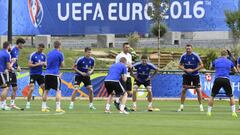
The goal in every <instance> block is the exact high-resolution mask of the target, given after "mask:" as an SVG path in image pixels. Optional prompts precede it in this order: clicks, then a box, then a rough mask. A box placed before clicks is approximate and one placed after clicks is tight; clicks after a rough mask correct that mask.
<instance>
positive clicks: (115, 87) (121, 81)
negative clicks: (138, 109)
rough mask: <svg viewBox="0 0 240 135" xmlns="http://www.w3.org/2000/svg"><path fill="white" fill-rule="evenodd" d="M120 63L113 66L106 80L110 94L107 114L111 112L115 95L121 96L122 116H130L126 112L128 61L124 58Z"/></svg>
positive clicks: (106, 109)
mask: <svg viewBox="0 0 240 135" xmlns="http://www.w3.org/2000/svg"><path fill="white" fill-rule="evenodd" d="M119 61H120V62H118V63H115V64H113V65H112V66H111V67H110V68H109V71H108V75H107V76H106V78H105V80H104V84H105V87H106V89H107V92H108V95H109V96H108V99H107V103H106V108H105V113H111V112H110V104H111V103H112V98H113V95H114V94H116V96H120V111H119V113H122V114H129V112H127V111H126V110H125V105H126V101H127V92H126V90H125V85H126V81H127V66H126V64H127V59H126V58H125V57H122V58H120V59H119Z"/></svg>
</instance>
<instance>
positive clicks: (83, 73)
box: [72, 64, 87, 76]
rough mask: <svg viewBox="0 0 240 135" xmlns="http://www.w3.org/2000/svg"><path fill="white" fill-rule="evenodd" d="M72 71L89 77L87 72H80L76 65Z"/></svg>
mask: <svg viewBox="0 0 240 135" xmlns="http://www.w3.org/2000/svg"><path fill="white" fill-rule="evenodd" d="M72 69H73V70H74V71H76V72H77V73H79V74H80V75H82V76H86V75H87V74H86V73H85V72H82V71H80V70H78V69H77V65H76V64H74V65H73V66H72Z"/></svg>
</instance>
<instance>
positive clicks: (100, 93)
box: [0, 72, 240, 98]
mask: <svg viewBox="0 0 240 135" xmlns="http://www.w3.org/2000/svg"><path fill="white" fill-rule="evenodd" d="M105 76H106V74H104V73H96V74H93V75H92V76H91V79H92V85H93V89H94V96H95V97H106V96H107V91H106V88H105V86H104V78H105ZM17 78H18V91H17V95H18V96H24V95H26V93H27V91H26V90H27V88H28V83H29V73H28V72H24V73H18V75H17ZM61 79H62V85H61V90H62V95H63V96H65V97H69V96H71V94H72V91H73V89H74V87H73V80H74V73H70V72H66V73H63V75H62V78H61ZM230 79H231V84H232V88H233V95H234V97H235V98H238V96H239V92H240V76H235V75H231V76H230ZM200 80H201V88H202V95H203V97H204V98H208V97H209V96H211V88H212V86H213V81H214V75H210V74H206V75H205V74H201V75H200ZM80 87H81V88H80V90H78V93H79V95H80V96H82V97H86V96H88V91H87V89H86V88H85V87H84V86H83V84H81V86H80ZM181 88H182V75H180V74H157V75H156V76H154V78H153V79H152V92H153V97H155V98H179V97H180V95H181ZM0 92H1V90H0ZM10 93H11V92H10ZM10 93H9V95H10ZM41 94H42V90H41V89H39V88H38V87H36V88H35V90H34V92H33V96H40V95H41ZM49 96H55V91H54V90H51V91H50V92H49ZM146 96H147V92H146V90H145V88H144V87H143V86H141V87H140V89H139V92H138V97H142V98H145V97H146ZM187 97H188V98H196V97H197V95H196V91H195V90H194V89H189V90H188V91H187ZM218 97H225V94H224V91H223V90H221V91H220V94H219V95H218Z"/></svg>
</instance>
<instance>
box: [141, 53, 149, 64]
mask: <svg viewBox="0 0 240 135" xmlns="http://www.w3.org/2000/svg"><path fill="white" fill-rule="evenodd" d="M141 61H142V64H143V65H146V64H147V62H148V57H147V55H142V57H141Z"/></svg>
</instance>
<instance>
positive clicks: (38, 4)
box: [0, 0, 238, 35]
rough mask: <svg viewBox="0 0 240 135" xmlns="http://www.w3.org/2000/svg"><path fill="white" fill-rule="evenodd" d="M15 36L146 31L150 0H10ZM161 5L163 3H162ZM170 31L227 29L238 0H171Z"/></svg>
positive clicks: (1, 26) (1, 19)
mask: <svg viewBox="0 0 240 135" xmlns="http://www.w3.org/2000/svg"><path fill="white" fill-rule="evenodd" d="M12 1H13V34H14V35H37V34H50V35H77V34H107V33H114V34H128V33H130V32H135V31H136V32H139V33H142V34H143V33H148V32H149V30H150V26H151V23H152V22H151V21H150V20H151V18H150V16H149V15H148V10H147V9H148V7H152V6H153V4H152V3H151V2H150V0H12ZM162 6H163V7H164V4H162ZM167 7H168V8H167V10H166V16H165V19H166V24H167V25H168V27H169V30H170V31H227V30H228V28H227V26H226V23H225V21H224V20H225V17H224V11H225V10H237V9H238V0H170V4H169V6H167ZM7 11H8V1H7V0H0V35H6V34H7V22H8V21H7V20H8V19H7V16H8V12H7Z"/></svg>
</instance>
